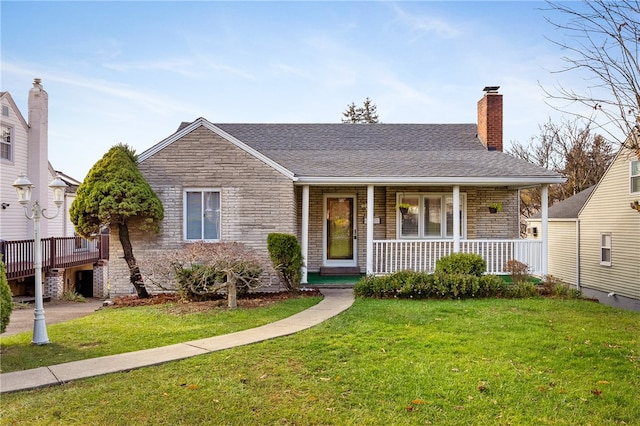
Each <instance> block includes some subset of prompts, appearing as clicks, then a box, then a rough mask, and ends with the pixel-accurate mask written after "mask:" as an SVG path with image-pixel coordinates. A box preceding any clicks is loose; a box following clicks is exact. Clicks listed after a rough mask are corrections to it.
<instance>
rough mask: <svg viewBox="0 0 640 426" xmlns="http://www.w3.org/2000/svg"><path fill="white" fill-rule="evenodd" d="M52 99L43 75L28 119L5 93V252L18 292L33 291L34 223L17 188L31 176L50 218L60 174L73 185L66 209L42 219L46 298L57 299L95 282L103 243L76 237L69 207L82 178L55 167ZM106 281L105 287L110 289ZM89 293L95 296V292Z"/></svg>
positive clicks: (1, 153) (0, 160)
mask: <svg viewBox="0 0 640 426" xmlns="http://www.w3.org/2000/svg"><path fill="white" fill-rule="evenodd" d="M48 97H49V96H48V94H47V92H46V91H45V90H44V88H43V86H42V84H41V81H40V79H35V80H34V83H33V87H32V88H31V89H30V90H29V98H28V108H29V114H28V121H27V120H25V118H24V116H23V115H22V113H21V112H20V110H19V109H18V107H17V106H16V103H15V101H14V100H13V98H12V96H11V94H10V93H9V92H0V103H1V111H0V128H1V132H2V138H1V139H0V202H1V203H2V204H1V209H0V252H1V253H2V254H3V258H4V261H5V263H6V266H7V278H8V279H9V284H10V286H11V291H12V294H13V295H14V296H23V295H24V296H29V295H32V294H33V293H34V289H33V286H34V282H35V281H34V273H35V269H34V264H33V263H34V262H33V259H32V253H33V238H34V221H33V220H29V219H28V218H27V217H26V216H25V210H24V209H23V207H22V206H21V205H20V204H19V203H18V200H17V197H16V191H15V188H14V187H13V186H12V184H13V182H14V181H15V180H16V178H17V177H18V176H19V175H21V174H25V175H26V176H27V177H28V179H29V180H30V181H31V182H32V183H33V185H34V186H33V191H32V196H31V199H32V201H39V202H40V204H41V206H42V208H44V209H47V210H46V212H45V214H47V215H48V216H51V215H53V214H55V212H56V210H57V209H56V207H55V205H54V203H53V192H52V191H51V190H50V189H49V188H48V185H49V183H50V182H51V181H52V180H54V178H55V177H56V176H58V177H60V178H61V179H62V180H63V181H64V182H65V183H66V184H67V188H66V192H65V198H64V202H63V204H62V206H61V208H60V213H59V214H58V215H57V216H56V217H55V218H53V219H50V220H48V219H47V220H45V219H41V220H40V235H41V237H42V239H43V242H42V244H43V245H42V253H43V271H44V272H45V273H46V274H45V275H46V277H45V280H43V282H44V283H45V291H44V294H45V295H46V296H49V297H53V298H57V297H60V296H61V295H62V294H63V292H65V291H75V290H76V289H77V284H78V282H79V281H81V282H85V283H87V284H86V285H89V284H90V281H91V282H92V281H93V266H92V265H93V263H95V261H96V259H94V257H96V256H97V253H98V248H97V244H98V243H97V241H87V240H84V239H82V238H78V237H75V233H74V227H73V224H72V223H71V221H70V220H69V214H68V211H69V208H70V207H71V203H72V202H73V199H74V198H75V190H76V189H77V187H78V185H80V182H78V181H77V180H75V179H73V178H72V177H70V176H67V175H65V174H64V173H61V172H58V171H55V170H54V168H53V167H52V166H51V164H50V163H49V160H48V149H49V148H48V121H49V118H48V116H49V102H48ZM27 213H29V214H31V213H32V212H31V210H29V211H28V212H27ZM104 253H106V250H105V251H104ZM105 270H106V269H105ZM100 273H101V274H102V275H105V274H104V272H100ZM105 276H106V275H105ZM101 281H102V280H100V284H99V285H98V288H99V289H100V290H101V289H102V288H103V287H104V286H103V285H102V284H101ZM85 293H86V295H89V294H88V293H89V292H85Z"/></svg>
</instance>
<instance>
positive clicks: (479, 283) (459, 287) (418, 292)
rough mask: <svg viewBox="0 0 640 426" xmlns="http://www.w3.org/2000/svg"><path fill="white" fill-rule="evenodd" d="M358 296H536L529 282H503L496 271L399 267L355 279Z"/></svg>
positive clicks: (452, 297) (416, 297)
mask: <svg viewBox="0 0 640 426" xmlns="http://www.w3.org/2000/svg"><path fill="white" fill-rule="evenodd" d="M354 293H355V295H356V296H359V297H371V298H380V299H387V298H398V299H469V298H483V297H506V298H522V297H532V296H537V295H538V293H537V291H536V289H535V286H534V285H533V284H531V283H522V284H518V285H511V284H507V283H505V282H504V280H502V279H501V278H500V277H498V276H497V275H482V276H476V275H474V274H447V273H442V272H435V273H433V274H427V273H425V272H413V271H399V272H396V273H393V274H390V275H383V276H373V275H368V276H366V277H363V278H361V279H360V281H358V282H357V283H356V285H355V287H354Z"/></svg>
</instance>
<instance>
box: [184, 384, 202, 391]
mask: <svg viewBox="0 0 640 426" xmlns="http://www.w3.org/2000/svg"><path fill="white" fill-rule="evenodd" d="M199 387H200V386H198V385H189V386H187V389H191V390H196V389H198V388H199Z"/></svg>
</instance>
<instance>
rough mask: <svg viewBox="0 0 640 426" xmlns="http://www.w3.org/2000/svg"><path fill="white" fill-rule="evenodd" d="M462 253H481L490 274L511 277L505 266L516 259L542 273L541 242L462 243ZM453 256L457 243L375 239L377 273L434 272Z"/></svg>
mask: <svg viewBox="0 0 640 426" xmlns="http://www.w3.org/2000/svg"><path fill="white" fill-rule="evenodd" d="M460 252H461V253H475V254H479V255H480V256H482V257H483V258H484V260H485V261H486V262H487V273H489V274H497V275H500V274H507V273H508V272H506V271H505V270H504V266H505V264H506V263H507V261H509V260H510V259H516V260H518V261H520V262H522V263H525V264H527V265H528V266H529V273H531V274H532V275H541V274H542V241H541V240H460ZM451 253H453V240H374V241H373V273H374V274H376V275H385V274H391V273H394V272H397V271H401V270H413V271H423V272H428V273H431V272H433V271H435V269H436V262H437V261H438V259H440V258H441V257H444V256H447V255H449V254H451Z"/></svg>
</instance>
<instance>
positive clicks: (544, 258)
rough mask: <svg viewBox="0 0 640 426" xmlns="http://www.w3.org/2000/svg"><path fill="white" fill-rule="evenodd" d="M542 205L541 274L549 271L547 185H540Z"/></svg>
mask: <svg viewBox="0 0 640 426" xmlns="http://www.w3.org/2000/svg"><path fill="white" fill-rule="evenodd" d="M540 204H541V207H542V229H541V236H542V275H543V276H544V275H547V274H548V273H549V272H548V270H549V268H548V264H549V185H547V184H545V185H542V197H541V199H540Z"/></svg>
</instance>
